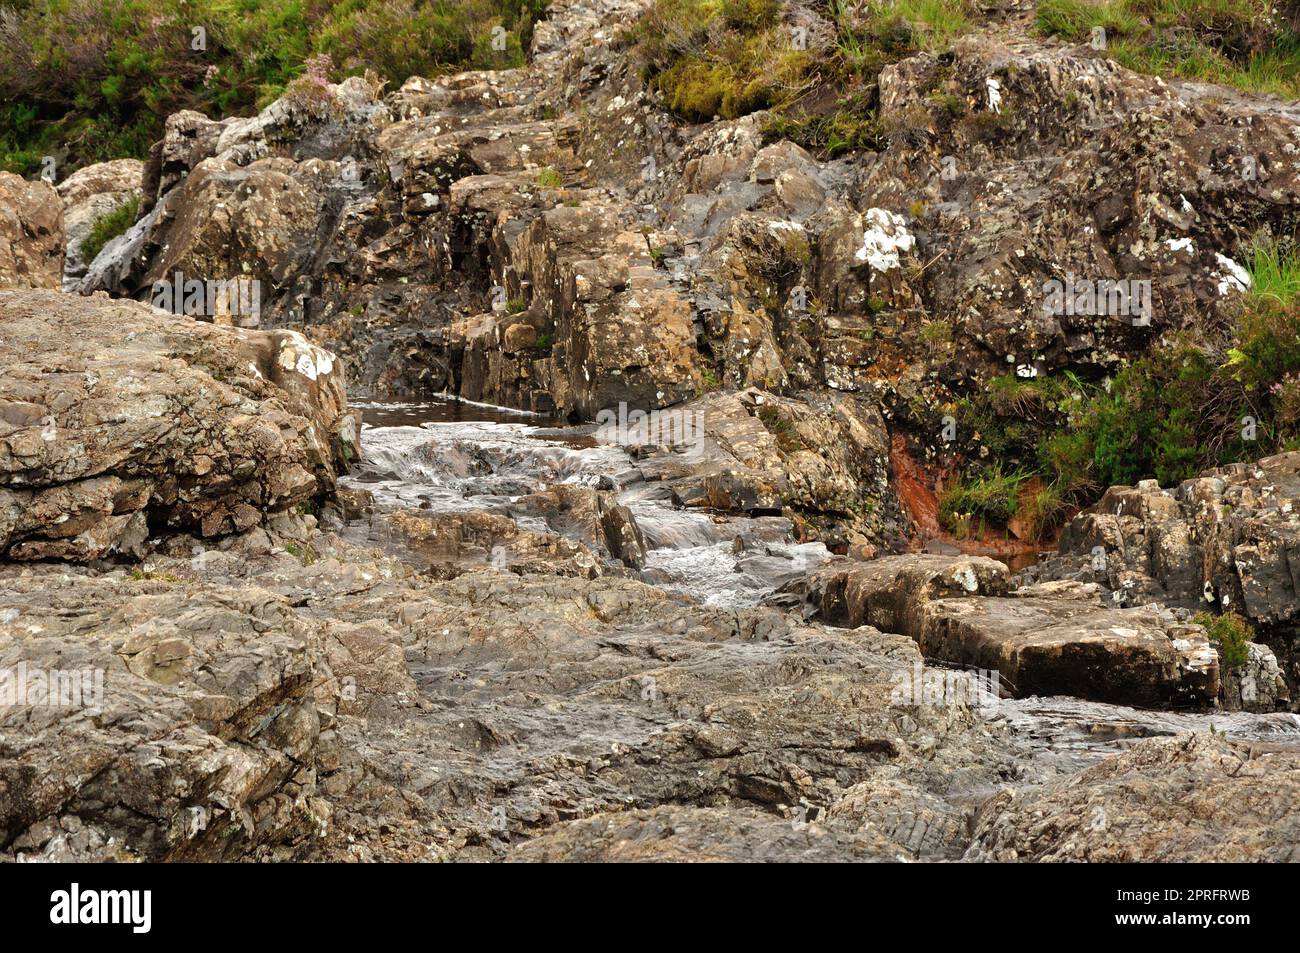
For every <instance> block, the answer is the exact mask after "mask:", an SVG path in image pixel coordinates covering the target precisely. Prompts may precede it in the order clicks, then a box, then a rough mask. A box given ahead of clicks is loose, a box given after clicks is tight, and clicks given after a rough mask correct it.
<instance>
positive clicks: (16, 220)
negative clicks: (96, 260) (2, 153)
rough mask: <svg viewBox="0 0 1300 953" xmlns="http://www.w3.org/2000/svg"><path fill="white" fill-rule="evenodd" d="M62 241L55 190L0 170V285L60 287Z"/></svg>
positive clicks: (60, 214) (8, 286)
mask: <svg viewBox="0 0 1300 953" xmlns="http://www.w3.org/2000/svg"><path fill="white" fill-rule="evenodd" d="M63 244H64V238H63V205H62V203H61V202H60V201H59V195H58V193H57V192H55V191H54V189H53V188H51V187H50V186H49V185H47V184H46V183H45V182H28V181H27V180H25V179H22V178H20V177H19V176H16V175H14V174H13V173H11V172H0V289H4V288H57V287H59V284H60V281H61V276H62V273H63Z"/></svg>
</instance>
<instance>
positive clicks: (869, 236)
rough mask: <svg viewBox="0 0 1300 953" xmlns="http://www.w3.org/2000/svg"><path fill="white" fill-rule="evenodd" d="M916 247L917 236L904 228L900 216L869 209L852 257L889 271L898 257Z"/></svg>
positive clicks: (881, 209)
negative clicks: (860, 243) (858, 244)
mask: <svg viewBox="0 0 1300 953" xmlns="http://www.w3.org/2000/svg"><path fill="white" fill-rule="evenodd" d="M915 247H916V238H915V236H913V235H912V233H911V232H909V231H908V230H907V227H906V225H905V224H904V221H903V216H901V215H895V214H894V213H893V212H890V211H888V210H887V209H883V208H873V209H869V210H868V211H867V214H866V229H865V231H864V233H863V237H862V247H861V248H859V249H858V251H857V254H856V255H855V256H854V257H855V258H856V259H857V260H858V261H860V262H866V263H867V264H868V265H870V266H871V267H872V268H873V269H875V270H876V271H890V270H892V269H894V268H897V267H898V266H899V257H900V256H901V255H902V254H904V253H905V252H909V251H911V250H912V249H913V248H915Z"/></svg>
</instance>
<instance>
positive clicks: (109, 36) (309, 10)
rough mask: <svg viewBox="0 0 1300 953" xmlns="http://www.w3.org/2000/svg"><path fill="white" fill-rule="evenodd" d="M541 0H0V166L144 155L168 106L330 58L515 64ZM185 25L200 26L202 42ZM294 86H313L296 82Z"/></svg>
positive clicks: (217, 106)
mask: <svg viewBox="0 0 1300 953" xmlns="http://www.w3.org/2000/svg"><path fill="white" fill-rule="evenodd" d="M545 6H546V0H348V2H346V3H316V2H299V0H290V2H287V3H286V2H270V0H239V2H232V0H147V2H146V0H19V2H10V3H4V4H0V168H3V169H5V170H7V171H11V172H16V173H18V174H19V175H35V174H37V173H38V172H39V171H40V164H41V159H42V157H43V156H45V155H54V156H58V157H59V158H60V160H61V161H60V162H59V172H60V176H61V177H62V176H63V175H65V174H67V173H69V172H72V171H74V170H75V169H76V168H77V167H79V166H81V165H84V164H86V163H89V162H96V161H101V160H104V159H116V158H122V157H124V156H134V157H136V158H145V157H146V156H147V155H148V152H149V147H150V145H151V143H153V142H155V141H157V140H158V139H159V138H161V134H162V126H163V122H164V121H165V120H166V118H167V116H169V115H170V114H172V113H174V112H177V111H179V110H181V109H195V110H198V111H199V112H202V113H204V114H206V115H209V116H212V117H214V118H217V119H220V118H224V117H227V116H234V115H246V114H248V113H250V112H252V111H254V110H256V109H260V108H262V107H263V106H266V105H267V104H268V103H270V102H271V101H272V100H274V99H275V98H277V97H278V96H279V95H280V94H282V93H283V92H285V90H286V88H287V87H288V86H289V85H290V84H291V83H292V82H293V81H294V79H295V78H296V77H300V76H303V75H306V73H307V72H309V70H308V68H307V64H308V63H309V62H310V61H311V60H312V59H313V58H315V59H316V62H318V63H319V62H323V61H322V60H320V59H319V58H320V57H322V56H328V57H329V58H330V61H331V62H332V63H334V64H337V72H338V74H339V77H342V76H352V75H362V74H363V73H364V72H365V71H367V70H373V71H374V72H375V73H376V75H377V76H378V78H379V79H381V80H384V81H387V82H388V83H389V84H390V85H394V86H396V85H400V84H401V83H402V82H403V81H404V80H405V79H406V78H407V77H408V76H411V75H423V76H435V75H440V74H442V73H446V72H450V71H454V70H456V69H460V68H465V67H474V68H497V69H500V68H508V67H513V66H520V65H522V64H523V63H524V60H525V54H524V51H525V50H526V49H527V48H528V45H529V43H530V41H531V35H532V28H533V24H534V22H535V21H536V20H538V19H539V18H540V17H541V15H542V13H543V11H544V9H545ZM196 27H202V28H203V31H204V33H203V35H202V43H201V44H200V45H201V46H202V47H204V48H202V49H198V48H196V46H195V44H196V42H197V40H198V37H196V35H195V33H194V29H195V28H196ZM299 92H308V93H311V92H312V90H310V89H305V88H302V86H301V84H300V88H299Z"/></svg>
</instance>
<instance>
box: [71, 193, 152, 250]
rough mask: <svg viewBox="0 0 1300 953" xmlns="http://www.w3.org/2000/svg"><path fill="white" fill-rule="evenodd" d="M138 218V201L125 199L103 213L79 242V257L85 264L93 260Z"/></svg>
mask: <svg viewBox="0 0 1300 953" xmlns="http://www.w3.org/2000/svg"><path fill="white" fill-rule="evenodd" d="M139 217H140V199H139V197H138V196H137V197H134V198H130V199H127V200H126V201H125V202H123V203H122V204H121V205H119V206H118V207H117V208H115V209H112V210H111V211H108V212H105V213H104V214H103V215H101V216H99V218H97V219H95V221H94V222H92V223H91V226H90V232H89V233H88V234H87V235H86V237H85V238H84V239H82V241H81V257H82V259H83V260H84V261H86V262H87V263H89V262H92V261H94V260H95V256H97V255H98V254H99V253H100V252H101V251H103V249H104V246H105V245H107V244H108V243H109V242H111V241H112V240H113V239H115V238H117V237H118V236H119V235H121V234H122V233H123V232H125V231H126V230H127V229H128V228H130V227H131V226H132V225H134V224H135V220H136V219H137V218H139Z"/></svg>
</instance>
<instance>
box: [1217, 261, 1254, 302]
mask: <svg viewBox="0 0 1300 953" xmlns="http://www.w3.org/2000/svg"><path fill="white" fill-rule="evenodd" d="M1214 258H1215V260H1216V261H1217V262H1218V263H1219V268H1220V269H1222V270H1221V271H1220V272H1219V294H1220V296H1222V295H1226V294H1228V293H1229V292H1233V291H1247V290H1249V289H1250V285H1251V280H1250V272H1248V271H1247V270H1246V269H1245V268H1243V267H1242V266H1241V265H1239V264H1237V263H1236V262H1235V261H1233V260H1232V259H1231V258H1229V257H1228V256H1227V255H1221V254H1219V253H1218V252H1215V253H1214Z"/></svg>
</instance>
